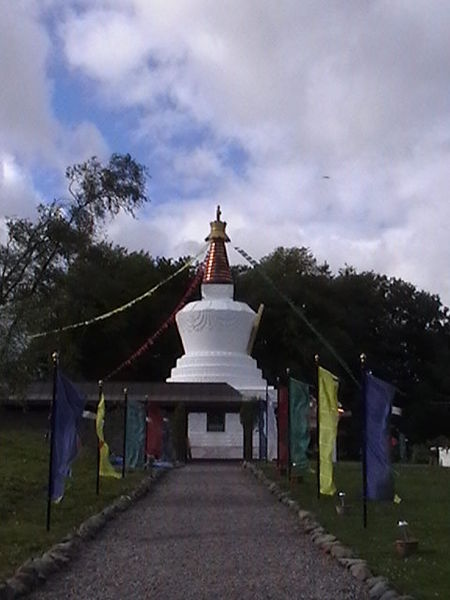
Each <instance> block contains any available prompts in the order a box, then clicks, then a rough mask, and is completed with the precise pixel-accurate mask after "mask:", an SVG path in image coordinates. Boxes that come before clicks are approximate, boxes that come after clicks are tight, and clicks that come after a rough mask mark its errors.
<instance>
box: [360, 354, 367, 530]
mask: <svg viewBox="0 0 450 600" xmlns="http://www.w3.org/2000/svg"><path fill="white" fill-rule="evenodd" d="M359 358H360V361H361V406H362V428H361V430H362V447H361V452H362V455H361V459H362V479H363V527H364V529H366V528H367V399H366V374H367V366H366V355H365V354H364V353H363V354H361V355H360V357H359Z"/></svg>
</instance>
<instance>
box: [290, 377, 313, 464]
mask: <svg viewBox="0 0 450 600" xmlns="http://www.w3.org/2000/svg"><path fill="white" fill-rule="evenodd" d="M289 428H290V434H289V441H290V445H291V448H290V456H291V464H292V467H293V468H294V470H298V471H304V470H306V469H307V468H308V456H307V454H306V451H307V450H308V446H309V386H308V385H307V384H306V383H302V382H301V381H297V380H296V379H293V378H292V377H291V378H290V379H289Z"/></svg>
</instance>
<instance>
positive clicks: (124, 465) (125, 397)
mask: <svg viewBox="0 0 450 600" xmlns="http://www.w3.org/2000/svg"><path fill="white" fill-rule="evenodd" d="M123 411H124V412H123V452H122V479H123V478H124V477H125V471H126V468H127V417H128V390H127V388H123Z"/></svg>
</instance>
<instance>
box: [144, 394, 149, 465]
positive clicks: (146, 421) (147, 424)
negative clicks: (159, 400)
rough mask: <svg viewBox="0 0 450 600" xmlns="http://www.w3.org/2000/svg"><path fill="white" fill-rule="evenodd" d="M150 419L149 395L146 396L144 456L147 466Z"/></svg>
mask: <svg viewBox="0 0 450 600" xmlns="http://www.w3.org/2000/svg"><path fill="white" fill-rule="evenodd" d="M149 422H150V419H149V417H148V396H146V397H145V447H144V456H145V466H147V465H148V452H147V446H148V426H149Z"/></svg>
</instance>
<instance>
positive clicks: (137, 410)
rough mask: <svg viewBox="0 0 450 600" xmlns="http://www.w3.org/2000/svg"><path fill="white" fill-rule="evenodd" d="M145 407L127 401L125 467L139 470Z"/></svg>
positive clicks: (138, 403) (143, 437)
mask: <svg viewBox="0 0 450 600" xmlns="http://www.w3.org/2000/svg"><path fill="white" fill-rule="evenodd" d="M144 445H145V407H144V405H143V404H142V403H141V402H138V401H137V400H129V401H128V415H127V437H126V462H127V467H131V468H132V469H140V468H142V467H143V466H144V451H145V448H144Z"/></svg>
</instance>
